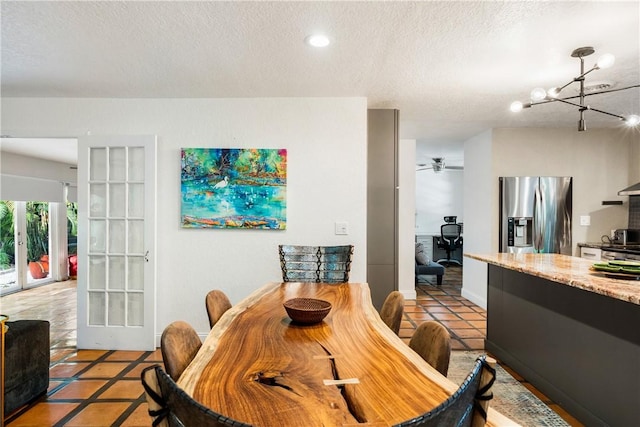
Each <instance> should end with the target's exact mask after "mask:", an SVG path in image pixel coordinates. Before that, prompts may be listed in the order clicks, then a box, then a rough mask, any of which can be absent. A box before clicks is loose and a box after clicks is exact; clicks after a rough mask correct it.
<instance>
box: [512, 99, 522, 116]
mask: <svg viewBox="0 0 640 427" xmlns="http://www.w3.org/2000/svg"><path fill="white" fill-rule="evenodd" d="M509 109H510V110H511V111H512V112H514V113H519V112H520V111H522V102H520V101H514V102H512V103H511V106H510V107H509Z"/></svg>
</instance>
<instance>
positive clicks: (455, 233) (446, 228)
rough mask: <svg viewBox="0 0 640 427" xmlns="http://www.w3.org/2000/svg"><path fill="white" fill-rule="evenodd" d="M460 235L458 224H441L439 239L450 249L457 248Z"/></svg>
mask: <svg viewBox="0 0 640 427" xmlns="http://www.w3.org/2000/svg"><path fill="white" fill-rule="evenodd" d="M461 235H462V226H461V225H460V224H442V225H441V226H440V239H441V240H442V241H443V242H444V243H445V244H448V245H449V246H450V247H451V248H455V247H459V246H460V241H461Z"/></svg>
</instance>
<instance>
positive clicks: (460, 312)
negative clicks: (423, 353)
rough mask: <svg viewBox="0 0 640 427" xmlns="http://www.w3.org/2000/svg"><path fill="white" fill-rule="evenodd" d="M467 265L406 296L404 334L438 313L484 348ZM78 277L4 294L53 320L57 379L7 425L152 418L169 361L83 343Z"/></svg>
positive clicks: (15, 309) (4, 304) (8, 305)
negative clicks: (78, 330)
mask: <svg viewBox="0 0 640 427" xmlns="http://www.w3.org/2000/svg"><path fill="white" fill-rule="evenodd" d="M460 279H461V268H457V269H456V268H455V267H449V268H447V273H446V274H445V281H444V283H445V284H444V285H443V286H442V287H436V286H431V285H429V284H428V283H426V284H419V285H418V286H416V290H417V293H418V296H417V299H416V300H409V301H407V302H406V306H405V315H404V320H403V322H402V325H401V330H400V336H401V337H402V338H403V340H405V341H406V342H408V341H409V338H410V337H411V334H412V333H413V331H414V329H415V328H416V327H417V325H419V324H420V323H421V322H424V321H426V320H431V319H435V320H437V321H439V322H441V323H442V324H444V325H445V326H446V327H447V328H448V329H449V331H450V333H451V337H452V347H453V349H454V350H476V349H483V345H484V341H483V338H484V335H485V333H486V313H485V311H484V310H483V309H482V308H480V307H477V306H475V305H474V304H472V303H471V302H469V301H467V300H466V299H464V298H462V297H461V296H460V284H459V283H460V282H461V280H460ZM75 285H76V283H75V281H69V282H60V283H56V284H52V285H47V286H43V287H40V288H35V289H31V290H28V291H23V292H19V293H16V294H12V295H7V296H4V297H1V298H0V313H2V314H7V315H9V317H10V319H11V320H19V319H43V320H49V321H50V322H51V368H50V383H49V384H50V385H49V389H48V391H47V394H46V396H44V397H42V398H40V399H38V400H37V401H35V402H33V403H32V404H30V405H28V406H25V407H23V408H21V409H19V410H18V411H16V412H14V413H13V414H11V415H9V417H8V419H7V423H6V424H7V426H10V427H14V426H149V425H150V418H149V416H148V415H147V404H146V402H145V399H144V394H143V390H142V386H141V385H140V380H139V378H140V372H141V371H142V369H144V368H145V367H146V366H150V365H152V364H154V363H162V356H161V354H160V351H159V350H156V351H151V352H140V351H113V350H78V349H77V348H76V334H75V324H76V287H75ZM502 367H503V368H505V369H506V370H507V371H508V372H509V373H510V374H511V375H512V376H513V377H514V378H516V379H518V380H519V381H521V382H522V383H523V385H524V386H525V387H527V388H528V389H529V390H531V391H532V392H533V393H534V394H536V396H538V398H540V399H541V400H542V401H543V402H545V403H546V404H547V405H549V406H550V407H551V408H552V409H553V410H554V411H555V412H556V413H558V414H559V415H560V416H561V417H563V418H564V419H565V420H566V421H567V422H568V423H569V424H571V425H572V426H580V425H581V424H580V423H579V422H578V421H577V420H575V419H574V418H572V417H571V416H570V415H569V414H567V413H566V412H565V411H563V410H562V408H560V407H559V406H558V405H555V404H554V403H553V402H551V401H549V399H548V398H547V397H546V396H544V395H542V394H541V393H540V392H538V391H537V390H536V389H535V388H533V387H532V386H531V385H530V384H528V383H526V382H524V381H523V379H522V378H521V377H519V376H518V375H517V373H515V372H513V371H512V370H509V368H508V367H507V366H504V365H502Z"/></svg>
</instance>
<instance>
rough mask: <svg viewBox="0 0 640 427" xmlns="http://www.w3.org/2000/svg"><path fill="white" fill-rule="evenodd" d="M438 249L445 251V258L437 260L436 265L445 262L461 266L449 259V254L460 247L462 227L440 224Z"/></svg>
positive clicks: (460, 263) (455, 260)
mask: <svg viewBox="0 0 640 427" xmlns="http://www.w3.org/2000/svg"><path fill="white" fill-rule="evenodd" d="M438 247H439V248H441V249H444V250H445V251H447V257H446V258H442V259H439V260H437V261H436V262H437V263H440V262H446V263H447V265H448V264H450V263H452V262H453V263H456V264H458V265H462V262H460V261H458V260H457V259H451V252H453V251H455V250H456V249H458V248H461V247H462V225H461V224H452V223H447V224H442V225H441V226H440V237H439V238H438Z"/></svg>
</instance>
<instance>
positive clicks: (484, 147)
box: [462, 131, 498, 307]
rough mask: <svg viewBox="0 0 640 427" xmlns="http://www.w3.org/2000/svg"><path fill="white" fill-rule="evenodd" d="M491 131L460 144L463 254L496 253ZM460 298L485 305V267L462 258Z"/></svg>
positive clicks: (494, 185) (480, 263)
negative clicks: (462, 177) (462, 170)
mask: <svg viewBox="0 0 640 427" xmlns="http://www.w3.org/2000/svg"><path fill="white" fill-rule="evenodd" d="M492 138H493V132H492V131H487V132H484V133H481V134H480V135H477V136H475V137H473V138H471V139H469V140H468V141H465V143H464V210H465V212H467V218H466V219H465V221H464V245H463V251H464V253H491V252H497V250H494V249H493V248H492V242H493V235H494V234H496V233H497V230H498V220H497V219H495V216H494V215H495V214H496V213H497V207H496V209H495V212H494V209H493V199H494V193H495V192H496V191H497V189H498V184H497V182H494V180H493V173H492V167H493V160H492V157H493V152H492ZM462 296H463V297H465V298H467V299H468V300H469V301H473V302H474V303H475V304H477V305H479V306H481V307H486V306H487V264H486V263H484V262H480V261H476V260H474V259H471V258H465V259H464V269H463V274H462Z"/></svg>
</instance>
